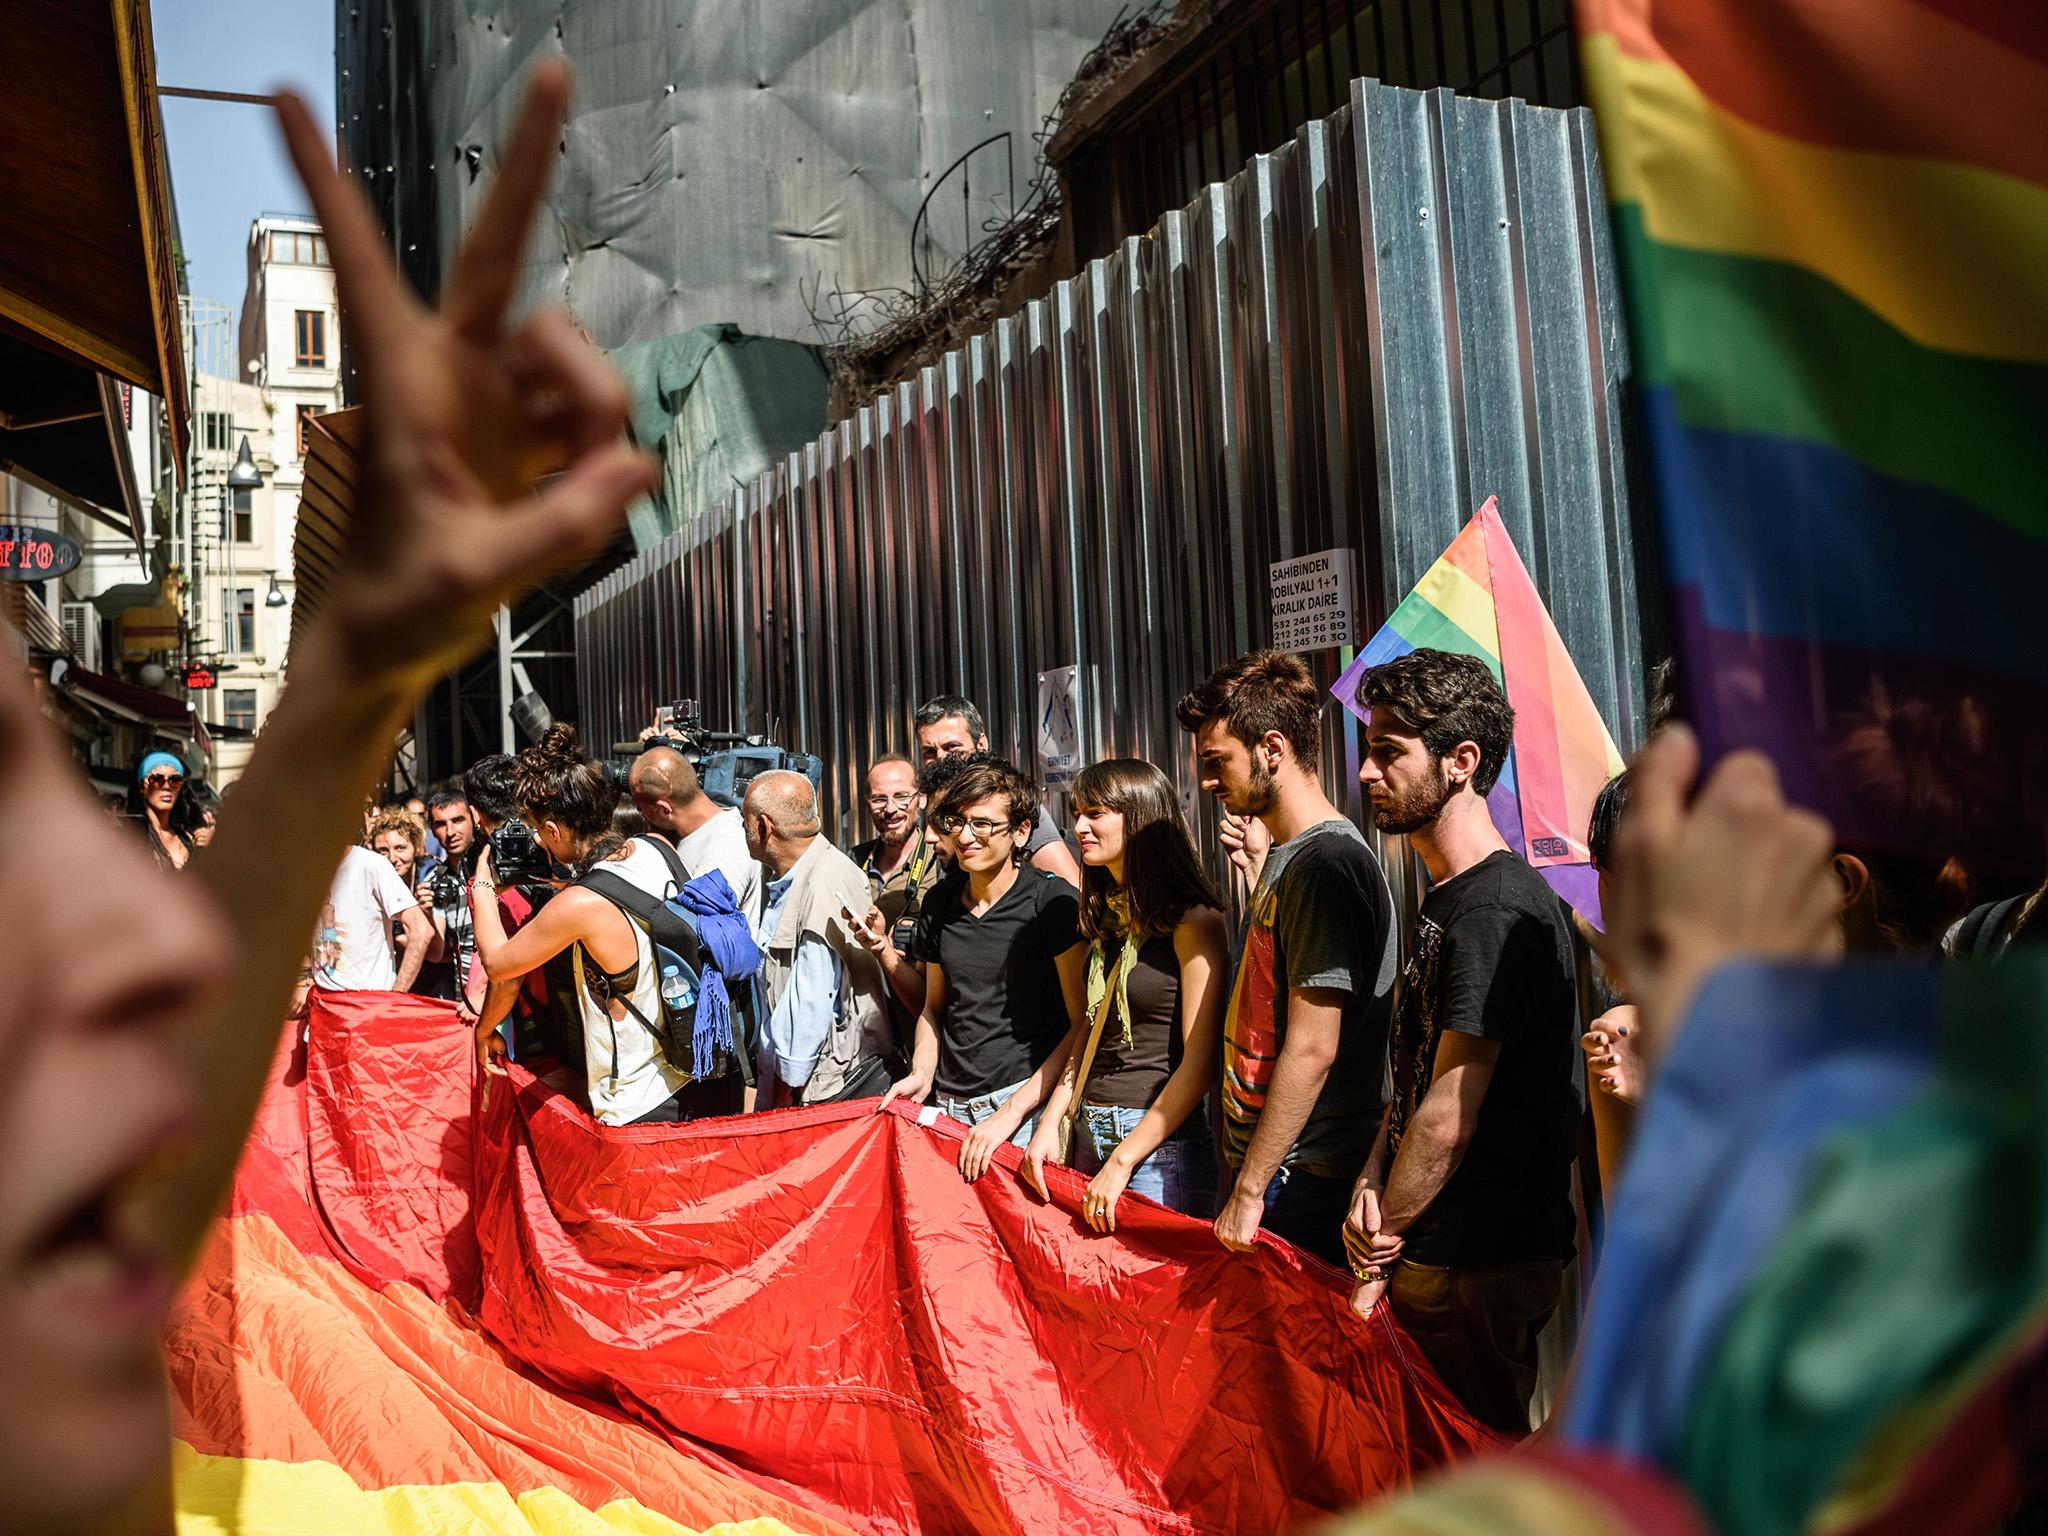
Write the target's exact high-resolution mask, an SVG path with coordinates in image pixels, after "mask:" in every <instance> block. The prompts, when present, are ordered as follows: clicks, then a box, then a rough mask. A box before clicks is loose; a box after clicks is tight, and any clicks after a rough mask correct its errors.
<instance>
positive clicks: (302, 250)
mask: <svg viewBox="0 0 2048 1536" xmlns="http://www.w3.org/2000/svg"><path fill="white" fill-rule="evenodd" d="M270 259H271V260H272V261H288V262H292V263H293V264H295V265H297V266H302V267H309V266H310V267H324V266H326V265H327V241H326V239H325V237H324V236H321V235H316V234H313V233H311V232H309V231H307V230H303V229H278V230H272V231H271V235H270Z"/></svg>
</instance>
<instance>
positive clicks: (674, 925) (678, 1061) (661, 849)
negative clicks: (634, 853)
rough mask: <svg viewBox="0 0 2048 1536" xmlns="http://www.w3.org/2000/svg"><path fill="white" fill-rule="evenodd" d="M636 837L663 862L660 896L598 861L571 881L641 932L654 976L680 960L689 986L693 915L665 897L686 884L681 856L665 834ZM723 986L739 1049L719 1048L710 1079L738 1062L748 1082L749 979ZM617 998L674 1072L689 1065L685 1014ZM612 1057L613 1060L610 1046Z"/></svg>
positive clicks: (699, 965)
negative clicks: (666, 880) (649, 1013)
mask: <svg viewBox="0 0 2048 1536" xmlns="http://www.w3.org/2000/svg"><path fill="white" fill-rule="evenodd" d="M638 841H640V842H644V843H646V844H648V845H649V846H650V847H652V848H653V849H654V850H655V851H656V852H658V853H659V854H660V855H661V857H662V861H663V862H664V863H666V864H667V865H668V871H669V877H670V882H671V883H670V886H669V889H668V890H667V891H666V892H665V893H664V894H663V895H661V896H654V895H650V894H649V893H648V892H646V891H643V890H642V889H641V888H640V887H639V886H637V885H635V884H633V882H632V881H630V880H628V879H626V878H625V876H623V875H619V874H614V873H613V872H611V871H610V870H607V869H605V868H604V867H603V866H602V865H600V866H599V867H598V868H596V869H593V870H591V871H590V872H589V873H588V874H586V875H584V876H583V877H582V878H581V879H580V880H578V881H577V882H576V884H578V885H580V886H584V887H586V888H588V889H590V890H592V891H595V892H596V893H597V894H598V895H600V896H602V897H603V898H604V899H605V900H606V901H608V902H610V903H611V904H612V905H613V906H615V907H617V908H618V909H619V910H620V911H622V912H624V913H625V914H626V918H627V920H628V921H629V922H631V923H632V924H633V925H634V926H635V927H637V928H639V929H641V930H642V931H643V932H644V933H645V934H646V935H647V937H648V940H649V943H650V944H651V946H652V948H653V951H654V965H655V967H656V980H657V981H659V979H660V976H659V973H660V970H661V968H662V967H663V965H664V964H666V963H674V962H680V963H681V965H682V966H683V967H684V968H685V974H686V975H687V977H688V979H689V982H690V985H691V986H692V987H693V988H694V987H696V986H697V985H698V984H699V979H700V978H701V977H702V975H703V972H704V960H705V957H704V942H703V940H702V939H701V938H700V937H699V936H698V932H697V925H696V922H695V920H694V919H693V918H692V917H691V916H690V914H689V913H688V912H686V911H684V910H683V909H682V908H680V907H679V906H677V905H676V904H675V902H674V901H673V900H672V899H671V898H673V897H674V896H675V894H676V892H678V891H680V890H681V889H682V888H683V887H684V886H685V885H687V884H689V882H690V874H689V871H688V870H687V869H685V868H684V867H683V858H682V855H681V854H679V853H677V852H676V850H675V849H674V848H673V847H672V846H671V845H670V844H669V843H668V842H667V840H666V839H663V838H660V837H652V836H650V837H644V838H640V839H638ZM591 971H592V975H593V979H596V978H598V977H601V974H602V973H601V972H598V971H597V970H596V967H594V966H593V967H592V968H591ZM593 990H595V991H597V992H598V993H599V995H600V996H604V997H606V998H607V999H609V997H610V994H609V993H608V992H607V991H606V990H605V989H604V988H603V983H602V981H601V980H598V981H597V985H596V986H595V987H594V988H593ZM729 991H730V992H731V994H732V1006H733V1018H734V1024H735V1029H734V1035H735V1041H734V1043H735V1044H736V1045H737V1046H738V1047H739V1049H738V1050H737V1051H735V1052H734V1053H733V1056H732V1057H731V1058H729V1059H728V1058H725V1054H724V1052H723V1051H721V1052H720V1053H719V1055H720V1057H721V1060H720V1061H719V1064H718V1067H717V1069H716V1070H715V1071H714V1072H712V1074H711V1076H712V1078H714V1079H716V1078H720V1077H724V1076H725V1075H726V1073H728V1072H730V1071H732V1070H733V1068H734V1067H738V1069H739V1072H740V1077H741V1080H742V1081H744V1082H745V1083H747V1084H748V1085H749V1086H751V1085H752V1083H753V1081H754V1074H753V1062H752V1061H751V1060H750V1059H749V1046H748V1044H747V1041H748V1031H747V1030H746V1028H745V1021H746V1020H747V1019H748V1018H749V1017H750V1012H751V997H752V984H751V982H750V981H749V982H744V983H732V984H730V985H729ZM617 1001H619V1002H621V1003H624V1004H625V1005H626V1010H627V1011H628V1012H629V1013H631V1014H632V1015H633V1016H634V1017H635V1018H636V1019H638V1020H639V1021H640V1022H641V1023H642V1024H643V1025H645V1026H646V1027H647V1029H648V1030H649V1032H651V1033H652V1034H653V1036H654V1039H655V1043H656V1045H657V1046H658V1047H659V1048H660V1050H661V1054H662V1057H663V1059H664V1060H666V1061H667V1062H668V1064H669V1065H670V1066H671V1067H674V1068H675V1069H676V1070H677V1071H680V1072H688V1071H689V1070H690V1065H691V1062H690V1030H691V1024H692V1020H691V1018H690V1017H689V1016H688V1015H678V1014H674V1013H672V1011H671V1010H670V1009H669V1008H668V1007H666V1006H665V1005H662V1006H658V1007H657V1009H656V1016H655V1017H654V1018H652V1019H650V1018H648V1017H646V1015H644V1014H642V1013H641V1012H640V1010H639V1008H638V1007H637V1006H636V1005H635V1004H634V1003H633V1001H632V999H631V998H627V997H621V998H618V999H617ZM613 1059H614V1060H616V1059H617V1053H616V1048H615V1049H614V1055H613Z"/></svg>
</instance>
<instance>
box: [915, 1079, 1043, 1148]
mask: <svg viewBox="0 0 2048 1536" xmlns="http://www.w3.org/2000/svg"><path fill="white" fill-rule="evenodd" d="M1026 1081H1027V1082H1028V1081H1029V1079H1028V1078H1027V1079H1026ZM1023 1086H1024V1084H1023V1083H1012V1084H1010V1086H1009V1087H1007V1088H996V1089H992V1090H991V1091H990V1092H988V1093H984V1094H980V1095H978V1096H976V1097H974V1098H971V1099H949V1098H947V1097H946V1095H945V1094H943V1093H941V1094H935V1095H934V1096H933V1098H932V1103H933V1104H935V1105H937V1106H938V1111H939V1113H940V1114H942V1115H951V1116H952V1117H953V1118H954V1119H955V1120H959V1121H963V1122H965V1123H966V1124H968V1125H979V1124H981V1122H982V1121H984V1120H986V1119H987V1118H988V1117H989V1116H990V1115H992V1114H994V1113H995V1112H996V1111H997V1110H999V1109H1001V1108H1002V1107H1003V1105H1004V1104H1006V1103H1008V1102H1009V1099H1010V1095H1011V1094H1013V1093H1015V1092H1016V1091H1017V1090H1018V1089H1019V1088H1022V1087H1023ZM1037 1129H1038V1111H1037V1110H1035V1109H1034V1110H1033V1111H1032V1112H1031V1113H1030V1114H1028V1115H1026V1116H1025V1117H1024V1123H1023V1124H1022V1125H1020V1126H1018V1127H1017V1134H1016V1135H1014V1136H1012V1137H1011V1138H1010V1145H1011V1146H1013V1147H1021V1146H1024V1145H1026V1144H1027V1143H1029V1142H1030V1140H1031V1133H1032V1132H1033V1131H1035V1130H1037Z"/></svg>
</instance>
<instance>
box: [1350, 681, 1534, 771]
mask: <svg viewBox="0 0 2048 1536" xmlns="http://www.w3.org/2000/svg"><path fill="white" fill-rule="evenodd" d="M1358 702H1359V703H1361V704H1363V705H1365V706H1366V707H1367V708H1369V709H1371V710H1372V711H1373V713H1374V714H1378V713H1379V712H1380V711H1381V710H1385V711H1386V712H1387V713H1388V714H1389V715H1391V716H1392V717H1393V718H1394V719H1395V720H1397V721H1399V722H1400V723H1401V724H1403V725H1405V726H1407V727H1408V728H1409V729H1410V730H1412V731H1415V732H1417V733H1418V734H1419V735H1420V736H1421V737H1422V745H1423V747H1424V748H1425V749H1426V750H1427V751H1428V752H1429V755H1430V756H1431V757H1436V758H1444V757H1449V756H1450V755H1451V754H1452V753H1453V752H1455V751H1457V750H1458V744H1459V743H1460V742H1465V741H1469V742H1472V743H1473V744H1474V745H1476V746H1477V747H1478V748H1479V769H1478V771H1477V772H1476V773H1474V774H1473V775H1472V789H1473V791H1474V793H1476V794H1480V795H1484V794H1486V793H1487V792H1488V791H1489V790H1491V789H1492V788H1493V786H1494V783H1495V781H1496V780H1498V779H1499V778H1500V771H1501V769H1502V767H1503V766H1505V765H1506V763H1507V760H1508V749H1509V748H1510V747H1512V746H1513V745H1514V744H1515V712H1514V710H1513V709H1511V708H1509V707H1508V696H1507V695H1506V694H1504V693H1502V692H1501V690H1500V684H1499V683H1497V682H1495V681H1494V680H1493V673H1492V672H1490V671H1488V670H1487V666H1486V663H1485V662H1483V661H1481V660H1480V659H1479V658H1478V657H1477V656H1460V655H1458V654H1457V653H1456V652H1454V651H1436V650H1431V649H1430V648H1429V647H1427V646H1424V647H1423V648H1422V649H1421V650H1416V651H1410V652H1409V653H1408V654H1407V655H1406V656H1397V657H1396V658H1395V659H1394V660H1392V661H1387V662H1382V663H1381V664H1380V665H1378V666H1376V667H1374V668H1373V669H1372V670H1371V671H1370V672H1368V673H1366V674H1365V681H1364V682H1362V683H1360V684H1359V685H1358Z"/></svg>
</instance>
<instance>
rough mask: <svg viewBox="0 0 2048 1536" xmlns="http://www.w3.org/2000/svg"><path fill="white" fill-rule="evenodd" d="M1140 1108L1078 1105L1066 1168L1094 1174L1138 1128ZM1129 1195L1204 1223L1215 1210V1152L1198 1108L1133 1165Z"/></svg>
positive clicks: (1142, 1116)
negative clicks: (1140, 1196)
mask: <svg viewBox="0 0 2048 1536" xmlns="http://www.w3.org/2000/svg"><path fill="white" fill-rule="evenodd" d="M1144 1118H1145V1111H1144V1110H1142V1109H1120V1108H1118V1107H1116V1106H1115V1105H1110V1104H1083V1105H1082V1106H1081V1113H1080V1114H1078V1115H1076V1116H1075V1117H1074V1140H1073V1144H1072V1145H1071V1146H1069V1147H1068V1148H1067V1166H1068V1167H1069V1168H1072V1169H1073V1170H1074V1171H1075V1172H1076V1173H1079V1174H1085V1175H1090V1176H1092V1175H1094V1174H1095V1173H1096V1172H1098V1171H1099V1170H1100V1169H1101V1167H1102V1165H1103V1164H1104V1163H1106V1162H1108V1161H1109V1155H1110V1153H1112V1152H1114V1151H1115V1150H1116V1149H1117V1144H1118V1143H1119V1142H1121V1141H1122V1140H1123V1139H1124V1138H1125V1137H1126V1136H1128V1135H1130V1134H1131V1132H1132V1131H1134V1130H1136V1129H1137V1128H1138V1122H1139V1121H1140V1120H1142V1119H1144ZM1125 1188H1127V1189H1128V1190H1130V1192H1131V1193H1132V1194H1134V1195H1143V1196H1144V1197H1145V1198H1146V1199H1147V1200H1157V1201H1158V1202H1159V1203H1160V1204H1161V1205H1163V1206H1165V1207H1166V1208H1167V1209H1168V1210H1170V1211H1179V1212H1180V1213H1181V1214H1182V1215H1183V1216H1199V1217H1200V1218H1201V1219H1202V1220H1204V1221H1208V1220H1210V1219H1211V1218H1213V1217H1214V1216H1215V1214H1216V1152H1215V1149H1214V1148H1213V1147H1212V1146H1211V1145H1210V1142H1209V1120H1208V1117H1207V1116H1206V1115H1204V1114H1203V1113H1202V1111H1201V1110H1200V1109H1197V1110H1196V1111H1195V1112H1194V1113H1193V1114H1192V1115H1189V1116H1188V1118H1187V1120H1186V1122H1185V1123H1184V1124H1182V1126H1181V1128H1180V1129H1179V1130H1177V1131H1175V1132H1174V1133H1173V1134H1172V1135H1171V1136H1169V1137H1167V1138H1166V1140H1165V1141H1163V1142H1161V1143H1160V1144H1159V1145H1158V1147H1156V1148H1155V1149H1154V1150H1153V1152H1152V1155H1151V1156H1150V1157H1148V1158H1146V1159H1145V1161H1144V1162H1142V1163H1140V1164H1138V1166H1137V1168H1136V1169H1135V1170H1134V1171H1133V1172H1132V1174H1131V1181H1130V1183H1129V1184H1127V1185H1126V1186H1125Z"/></svg>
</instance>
